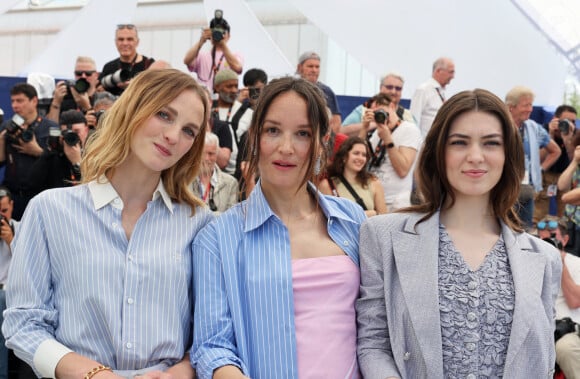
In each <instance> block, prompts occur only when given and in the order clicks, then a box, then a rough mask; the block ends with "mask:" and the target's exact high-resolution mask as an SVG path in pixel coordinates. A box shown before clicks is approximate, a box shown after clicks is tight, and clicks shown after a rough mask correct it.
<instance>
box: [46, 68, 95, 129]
mask: <svg viewBox="0 0 580 379" xmlns="http://www.w3.org/2000/svg"><path fill="white" fill-rule="evenodd" d="M74 77H75V80H71V81H60V82H58V83H56V88H55V89H54V93H53V95H52V102H51V103H50V109H49V111H48V113H47V115H46V118H48V119H49V120H52V121H54V122H58V119H59V117H60V114H61V113H62V112H64V111H67V110H69V109H76V110H79V111H82V112H83V113H85V112H86V111H87V110H89V109H91V108H92V104H93V101H94V99H93V96H94V95H95V92H96V90H97V84H98V83H99V73H98V72H97V65H96V64H95V61H94V59H93V58H90V57H77V60H76V63H75V71H74Z"/></svg>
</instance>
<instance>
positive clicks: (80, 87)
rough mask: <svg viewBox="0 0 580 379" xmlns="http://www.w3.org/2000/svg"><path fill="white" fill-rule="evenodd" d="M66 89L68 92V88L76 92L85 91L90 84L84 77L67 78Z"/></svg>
mask: <svg viewBox="0 0 580 379" xmlns="http://www.w3.org/2000/svg"><path fill="white" fill-rule="evenodd" d="M66 86H67V90H68V91H69V92H70V88H71V87H72V88H74V89H75V90H76V91H77V92H78V93H85V92H87V91H88V90H89V88H90V87H91V85H90V84H89V82H88V81H87V80H86V79H85V78H79V79H78V80H76V81H75V80H68V81H67V82H66Z"/></svg>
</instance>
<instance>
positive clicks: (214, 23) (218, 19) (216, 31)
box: [209, 9, 229, 42]
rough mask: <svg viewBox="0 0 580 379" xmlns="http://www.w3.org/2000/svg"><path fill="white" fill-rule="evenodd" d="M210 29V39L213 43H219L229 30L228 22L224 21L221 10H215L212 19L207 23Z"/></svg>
mask: <svg viewBox="0 0 580 379" xmlns="http://www.w3.org/2000/svg"><path fill="white" fill-rule="evenodd" d="M209 27H210V29H211V39H212V41H214V42H219V41H221V40H222V39H224V35H225V34H226V31H227V30H228V29H229V25H228V22H227V21H226V20H224V12H223V11H222V10H221V9H216V10H215V12H214V15H213V19H212V20H211V22H210V23H209Z"/></svg>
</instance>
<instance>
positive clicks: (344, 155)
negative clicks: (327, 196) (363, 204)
mask: <svg viewBox="0 0 580 379" xmlns="http://www.w3.org/2000/svg"><path fill="white" fill-rule="evenodd" d="M358 144H360V145H363V146H364V147H365V151H366V157H367V163H368V162H369V160H370V159H371V154H370V152H369V148H368V145H367V144H366V142H365V140H363V139H362V138H359V137H350V138H348V139H347V140H346V141H344V142H343V143H342V144H341V145H340V147H339V148H338V151H337V152H336V155H335V156H334V160H333V161H332V164H331V165H330V166H329V167H328V178H329V180H331V179H332V178H333V177H337V176H340V175H343V174H344V167H345V165H346V161H347V160H348V154H349V153H350V151H351V150H352V148H353V147H354V145H358ZM372 178H374V175H372V174H371V173H370V172H369V171H368V170H367V166H366V165H365V166H364V167H363V168H362V170H360V171H359V172H357V174H356V180H357V182H359V184H361V185H362V186H363V187H364V188H366V187H368V184H369V180H370V179H372Z"/></svg>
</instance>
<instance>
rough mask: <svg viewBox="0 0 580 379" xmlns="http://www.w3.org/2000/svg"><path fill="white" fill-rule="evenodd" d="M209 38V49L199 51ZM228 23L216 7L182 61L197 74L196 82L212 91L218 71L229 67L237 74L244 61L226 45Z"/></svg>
mask: <svg viewBox="0 0 580 379" xmlns="http://www.w3.org/2000/svg"><path fill="white" fill-rule="evenodd" d="M208 40H211V45H212V48H211V51H208V50H204V51H200V50H201V47H202V46H203V45H204V44H205V42H206V41H208ZM229 40H230V25H229V24H228V22H227V21H226V20H225V19H224V18H223V12H222V11H221V10H220V9H216V11H215V14H214V18H213V19H212V20H211V22H210V24H209V28H204V29H203V30H202V32H201V36H200V37H199V41H197V42H196V43H195V44H194V45H193V46H192V47H191V49H189V50H188V51H187V53H186V54H185V58H183V63H185V65H186V66H187V68H188V69H189V71H191V72H195V73H196V74H197V80H198V82H200V83H202V84H203V85H205V86H206V87H207V88H209V90H210V91H212V92H213V80H214V77H215V74H217V72H218V71H220V70H222V69H224V68H229V69H231V70H232V71H234V72H236V73H237V74H238V75H239V74H241V73H242V69H243V67H242V66H243V64H244V61H243V59H242V56H241V55H240V54H238V53H233V52H232V51H231V50H230V48H229V47H228V41H229Z"/></svg>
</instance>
